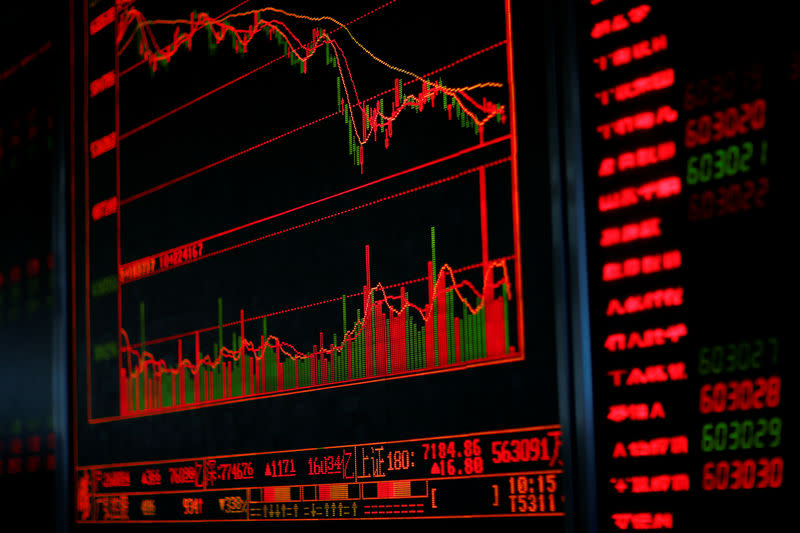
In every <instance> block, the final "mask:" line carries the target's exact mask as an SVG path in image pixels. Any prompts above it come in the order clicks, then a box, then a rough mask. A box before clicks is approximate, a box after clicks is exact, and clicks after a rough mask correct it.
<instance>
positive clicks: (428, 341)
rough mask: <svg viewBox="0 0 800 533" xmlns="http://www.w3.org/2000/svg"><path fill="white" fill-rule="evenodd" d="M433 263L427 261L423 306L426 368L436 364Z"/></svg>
mask: <svg viewBox="0 0 800 533" xmlns="http://www.w3.org/2000/svg"><path fill="white" fill-rule="evenodd" d="M433 290H434V289H433V263H431V262H430V261H428V305H427V306H426V307H425V310H426V311H427V313H426V315H427V316H426V317H425V321H424V324H425V366H426V367H427V368H433V367H434V366H436V359H435V358H434V355H435V354H434V351H435V350H434V343H433V332H434V331H435V330H434V328H435V327H436V324H435V323H434V321H433V320H432V319H433V314H434V304H433V301H434V300H435V297H434V293H433Z"/></svg>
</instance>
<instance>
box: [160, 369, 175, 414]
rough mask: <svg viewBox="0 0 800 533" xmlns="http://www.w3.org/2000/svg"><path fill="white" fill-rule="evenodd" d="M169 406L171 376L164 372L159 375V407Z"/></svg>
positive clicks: (170, 402) (170, 400)
mask: <svg viewBox="0 0 800 533" xmlns="http://www.w3.org/2000/svg"><path fill="white" fill-rule="evenodd" d="M164 378H166V379H164ZM171 405H172V374H171V373H169V372H165V373H163V374H161V407H169V406H171Z"/></svg>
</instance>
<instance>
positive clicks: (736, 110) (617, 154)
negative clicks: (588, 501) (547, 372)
mask: <svg viewBox="0 0 800 533" xmlns="http://www.w3.org/2000/svg"><path fill="white" fill-rule="evenodd" d="M579 4H581V5H579V6H577V8H578V9H577V13H578V20H579V23H578V29H577V32H578V34H579V38H578V41H579V43H580V54H579V56H578V57H579V62H580V63H579V71H580V76H581V78H580V79H581V83H580V96H581V106H582V109H583V122H582V128H583V131H582V140H583V144H584V154H583V164H584V177H583V179H584V184H585V190H586V196H585V205H586V220H587V225H586V239H587V247H588V272H589V273H588V276H589V308H590V317H591V324H592V336H591V350H592V354H593V376H594V377H593V385H592V387H593V390H594V403H595V417H596V424H597V433H596V440H595V442H594V443H590V444H589V446H590V449H591V451H590V452H589V453H591V454H592V455H593V456H594V457H595V459H596V464H597V495H598V503H599V505H598V509H599V513H598V517H597V523H598V527H599V530H600V531H620V530H631V529H674V530H676V531H704V530H709V529H711V528H725V529H730V530H734V531H750V530H753V529H756V528H759V527H763V526H764V525H767V524H778V523H782V522H783V523H786V522H784V521H790V520H792V518H791V517H790V511H788V508H787V503H788V496H789V490H790V489H789V487H790V486H791V480H790V476H791V474H790V473H791V471H792V467H791V464H792V462H793V460H794V457H795V455H794V454H793V453H792V450H793V444H792V443H793V442H794V441H793V439H792V435H793V433H794V430H793V424H794V422H792V420H793V419H792V417H791V416H790V414H789V413H790V409H791V408H790V407H789V405H790V403H787V402H791V398H792V396H793V394H792V381H791V378H792V375H791V373H790V372H788V370H787V358H790V357H791V355H790V354H791V353H793V348H792V346H793V345H794V341H793V334H792V332H791V330H790V329H789V327H790V326H789V320H788V315H787V314H786V309H787V308H786V307H785V301H786V300H785V299H786V298H787V295H788V294H789V293H791V292H792V289H790V286H792V287H793V285H792V281H791V280H792V274H791V273H790V271H789V268H790V267H789V265H790V264H792V260H791V259H790V255H788V254H789V252H788V249H787V248H786V246H785V238H786V236H785V234H784V231H785V230H786V229H787V228H788V227H791V222H790V215H789V213H790V212H791V208H792V205H793V203H794V199H795V196H794V193H793V192H792V190H793V189H792V187H791V186H790V182H791V181H792V178H791V176H792V175H794V174H796V163H795V160H794V151H793V150H794V149H793V147H794V146H796V142H797V138H798V136H797V120H798V107H797V98H796V96H797V91H798V57H800V56H799V55H798V44H797V40H796V39H794V38H792V33H793V32H792V30H790V29H789V28H788V27H786V26H785V25H784V24H783V21H782V19H781V16H780V8H779V7H778V6H777V4H771V3H766V4H765V5H763V6H759V8H758V9H755V8H754V9H753V10H750V11H747V12H745V11H743V10H739V9H732V8H731V6H730V5H729V4H726V3H723V2H702V3H700V5H698V3H691V2H672V3H664V2H616V1H597V0H592V1H586V2H580V3H579ZM576 90H577V88H576ZM795 446H796V443H795ZM781 517H783V518H781Z"/></svg>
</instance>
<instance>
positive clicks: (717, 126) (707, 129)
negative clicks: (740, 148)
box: [684, 98, 767, 148]
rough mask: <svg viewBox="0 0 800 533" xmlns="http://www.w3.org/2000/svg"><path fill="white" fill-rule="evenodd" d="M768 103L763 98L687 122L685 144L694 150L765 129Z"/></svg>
mask: <svg viewBox="0 0 800 533" xmlns="http://www.w3.org/2000/svg"><path fill="white" fill-rule="evenodd" d="M766 116H767V102H766V100H764V99H763V98H759V99H757V100H754V101H753V102H749V103H744V104H741V105H740V106H738V107H737V106H731V107H729V108H727V109H725V110H722V111H715V112H714V113H709V114H706V115H702V116H700V117H698V118H696V119H694V118H693V119H689V120H687V121H686V132H685V137H684V144H685V145H686V147H687V148H694V147H695V146H701V145H704V144H708V143H709V142H711V141H720V140H722V139H725V138H732V137H735V136H737V135H745V134H747V133H749V132H750V131H751V130H752V131H759V130H762V129H764V125H765V124H766Z"/></svg>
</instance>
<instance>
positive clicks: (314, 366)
mask: <svg viewBox="0 0 800 533" xmlns="http://www.w3.org/2000/svg"><path fill="white" fill-rule="evenodd" d="M78 4H79V5H78V8H77V14H76V17H75V19H76V21H75V23H76V28H77V29H76V35H77V36H78V38H77V39H76V49H77V54H76V57H77V58H78V60H77V61H76V68H75V73H76V74H75V78H76V86H77V95H78V98H77V101H76V102H75V103H74V107H73V112H74V116H75V121H74V123H73V127H72V129H73V131H74V132H75V135H76V145H77V146H78V147H79V150H78V155H77V156H76V157H77V163H78V164H77V167H76V168H77V170H76V172H74V175H73V181H72V185H71V191H72V197H71V217H72V218H71V238H72V239H73V241H72V242H73V247H72V257H71V264H72V268H73V272H72V276H73V277H72V280H71V283H72V288H73V291H72V294H73V296H74V300H73V308H72V312H73V322H72V326H73V330H72V331H73V342H74V354H75V357H74V383H73V385H74V411H73V415H74V421H73V422H74V440H73V447H74V449H73V453H74V455H73V461H74V468H73V475H74V486H73V490H74V494H73V498H74V507H73V515H72V520H74V521H75V522H76V523H78V524H89V523H181V522H203V523H218V522H223V524H222V526H223V527H227V526H226V524H227V523H229V522H255V523H264V522H270V521H281V522H292V521H296V522H305V521H342V520H347V521H353V520H355V519H378V520H388V519H391V520H400V521H401V522H402V523H405V524H409V523H410V522H408V521H407V520H403V519H425V518H448V517H449V518H460V517H472V518H482V519H488V518H493V520H494V521H495V522H496V523H507V522H509V523H512V524H514V525H516V526H518V527H519V526H522V527H526V528H532V527H535V528H537V530H538V531H560V530H562V529H563V517H564V513H565V498H564V488H563V484H564V474H563V469H564V461H563V457H562V444H563V443H562V433H561V429H560V425H559V418H558V402H557V389H556V371H555V367H556V355H555V340H554V337H555V333H554V329H555V326H554V322H555V319H554V313H553V306H554V296H553V294H554V290H553V284H552V281H551V280H552V263H553V254H552V237H551V224H550V206H549V202H550V180H549V173H548V172H549V171H548V166H547V163H546V161H547V159H546V157H545V156H544V155H543V150H544V146H545V143H544V141H543V139H544V138H545V135H546V132H547V124H546V120H545V116H546V107H545V105H544V96H543V93H544V89H543V85H542V84H541V83H537V82H536V79H537V78H536V77H537V76H538V74H537V73H536V72H535V70H532V69H531V68H530V66H531V65H532V64H533V63H534V61H541V57H542V56H543V51H542V48H543V41H542V40H541V39H540V38H539V37H537V36H536V35H532V34H531V33H530V31H529V27H528V26H529V25H530V23H531V21H532V20H534V19H532V18H531V16H533V14H535V13H533V11H534V10H533V9H532V8H533V6H530V5H528V6H526V5H523V4H522V3H519V2H513V3H512V2H510V1H509V0H506V1H503V0H494V1H488V2H482V3H481V4H480V6H470V5H466V4H465V3H463V2H458V1H445V2H430V1H421V0H391V1H385V0H381V1H359V2H321V1H303V2H281V1H276V2H269V3H267V2H263V1H259V0H245V1H240V0H229V1H214V2H210V1H201V0H180V1H170V2H158V1H150V0H137V1H135V2H133V1H124V0H123V1H116V2H114V1H111V0H94V1H90V2H80V3H78ZM523 9H524V10H525V11H526V12H527V11H530V12H531V13H527V14H526V13H523ZM523 15H526V16H523ZM537 16H539V15H537ZM520 36H521V37H520ZM518 41H520V42H522V43H523V45H522V46H519V47H515V46H514V45H515V44H516V43H517V42H518ZM520 87H524V90H523V89H520ZM353 524H356V525H357V524H358V523H356V522H353ZM370 524H373V525H370ZM374 524H375V522H372V521H369V520H368V521H366V522H361V527H374ZM356 525H351V526H348V527H356ZM384 525H388V524H385V523H384ZM380 527H383V525H381V526H380ZM403 527H409V526H407V525H406V526H403Z"/></svg>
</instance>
